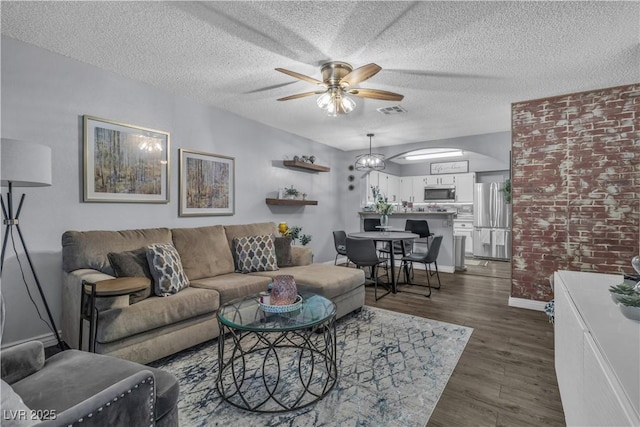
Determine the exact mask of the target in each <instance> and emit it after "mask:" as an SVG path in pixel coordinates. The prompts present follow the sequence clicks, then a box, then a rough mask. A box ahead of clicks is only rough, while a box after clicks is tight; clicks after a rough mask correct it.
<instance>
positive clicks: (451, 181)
mask: <svg viewBox="0 0 640 427" xmlns="http://www.w3.org/2000/svg"><path fill="white" fill-rule="evenodd" d="M455 184H456V175H455V174H450V175H427V177H426V185H427V186H438V185H455Z"/></svg>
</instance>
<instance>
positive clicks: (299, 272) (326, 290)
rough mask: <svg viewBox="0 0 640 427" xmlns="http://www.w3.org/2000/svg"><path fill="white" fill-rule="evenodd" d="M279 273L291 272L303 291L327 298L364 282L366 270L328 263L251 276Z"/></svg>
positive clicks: (263, 272)
mask: <svg viewBox="0 0 640 427" xmlns="http://www.w3.org/2000/svg"><path fill="white" fill-rule="evenodd" d="M279 274H290V275H292V276H293V278H294V279H295V281H296V284H297V286H298V289H299V290H301V291H307V292H313V293H315V294H318V295H322V296H323V297H325V298H334V297H337V296H339V295H342V294H344V293H346V292H349V291H351V290H353V289H355V288H357V287H358V286H362V285H363V284H364V270H360V269H358V268H345V267H339V266H335V265H328V264H311V265H305V266H299V267H285V268H281V269H280V270H279V271H257V272H254V273H249V275H251V276H262V277H270V278H273V277H274V276H277V275H279Z"/></svg>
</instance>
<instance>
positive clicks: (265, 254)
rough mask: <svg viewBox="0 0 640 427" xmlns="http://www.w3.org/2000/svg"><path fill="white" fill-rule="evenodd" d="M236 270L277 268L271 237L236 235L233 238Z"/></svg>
mask: <svg viewBox="0 0 640 427" xmlns="http://www.w3.org/2000/svg"><path fill="white" fill-rule="evenodd" d="M234 248H235V253H236V271H239V272H240V273H251V272H252V271H275V270H277V269H278V261H277V260H276V251H275V248H274V247H273V237H272V236H270V235H262V236H248V237H238V238H236V239H235V244H234Z"/></svg>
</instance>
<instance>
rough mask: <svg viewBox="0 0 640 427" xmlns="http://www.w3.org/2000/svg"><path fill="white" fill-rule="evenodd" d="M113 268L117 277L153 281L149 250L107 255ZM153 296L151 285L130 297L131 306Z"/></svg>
mask: <svg viewBox="0 0 640 427" xmlns="http://www.w3.org/2000/svg"><path fill="white" fill-rule="evenodd" d="M107 258H109V263H110V264H111V268H112V269H113V272H114V273H115V275H116V277H146V278H147V279H150V280H152V281H153V276H152V275H151V271H150V270H149V261H147V248H139V249H136V250H133V251H127V252H118V253H116V252H109V253H108V254H107ZM149 296H151V285H149V287H147V288H145V289H143V290H141V291H138V292H134V293H132V294H131V295H129V305H132V304H135V303H137V302H140V301H142V300H144V299H145V298H147V297H149Z"/></svg>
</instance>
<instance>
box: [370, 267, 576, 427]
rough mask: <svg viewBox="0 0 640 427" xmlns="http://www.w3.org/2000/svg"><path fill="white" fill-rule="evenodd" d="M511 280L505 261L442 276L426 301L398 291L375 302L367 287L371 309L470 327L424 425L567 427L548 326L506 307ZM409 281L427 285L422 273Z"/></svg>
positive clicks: (534, 315)
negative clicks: (438, 286) (440, 287)
mask: <svg viewBox="0 0 640 427" xmlns="http://www.w3.org/2000/svg"><path fill="white" fill-rule="evenodd" d="M509 277H510V265H509V263H506V262H499V261H490V262H489V263H488V265H487V266H471V265H469V266H468V267H467V271H466V272H458V273H455V274H448V273H441V274H440V278H441V279H442V289H440V290H434V291H433V293H432V295H431V298H424V297H422V296H418V295H415V294H409V293H398V294H391V295H388V296H386V297H385V298H383V299H382V300H379V301H377V302H376V301H375V299H374V296H373V288H369V287H368V288H367V291H366V293H367V295H366V304H367V305H369V306H373V307H379V308H384V309H387V310H393V311H398V312H402V313H407V314H412V315H415V316H421V317H427V318H430V319H435V320H440V321H443V322H450V323H455V324H458V325H464V326H469V327H472V328H474V331H473V334H472V335H471V339H470V340H469V343H468V344H467V346H466V348H465V350H464V353H463V354H462V356H461V358H460V361H459V362H458V365H457V366H456V368H455V370H454V372H453V374H452V376H451V378H450V380H449V383H448V384H447V387H446V388H445V390H444V393H443V395H442V397H441V398H440V401H439V402H438V405H437V406H436V408H435V411H434V412H433V414H432V416H431V418H430V419H429V422H428V424H427V426H429V427H431V426H433V427H435V426H510V427H511V426H541V425H545V426H563V425H565V422H564V413H563V411H562V404H561V402H560V395H559V392H558V384H557V380H556V375H555V369H554V361H553V360H554V359H553V358H554V351H553V325H552V324H550V323H549V321H548V318H547V316H546V314H545V313H543V312H539V311H532V310H526V309H519V308H513V307H509V306H508V305H507V300H508V298H509V295H510V279H509ZM433 279H435V277H434V278H433ZM414 280H415V281H417V282H420V283H424V282H426V276H425V273H424V272H420V271H417V272H416V277H415V279H414ZM432 283H433V282H432ZM402 288H403V287H401V289H402ZM414 289H416V287H414ZM417 290H418V291H421V290H422V289H420V288H418V289H417Z"/></svg>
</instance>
